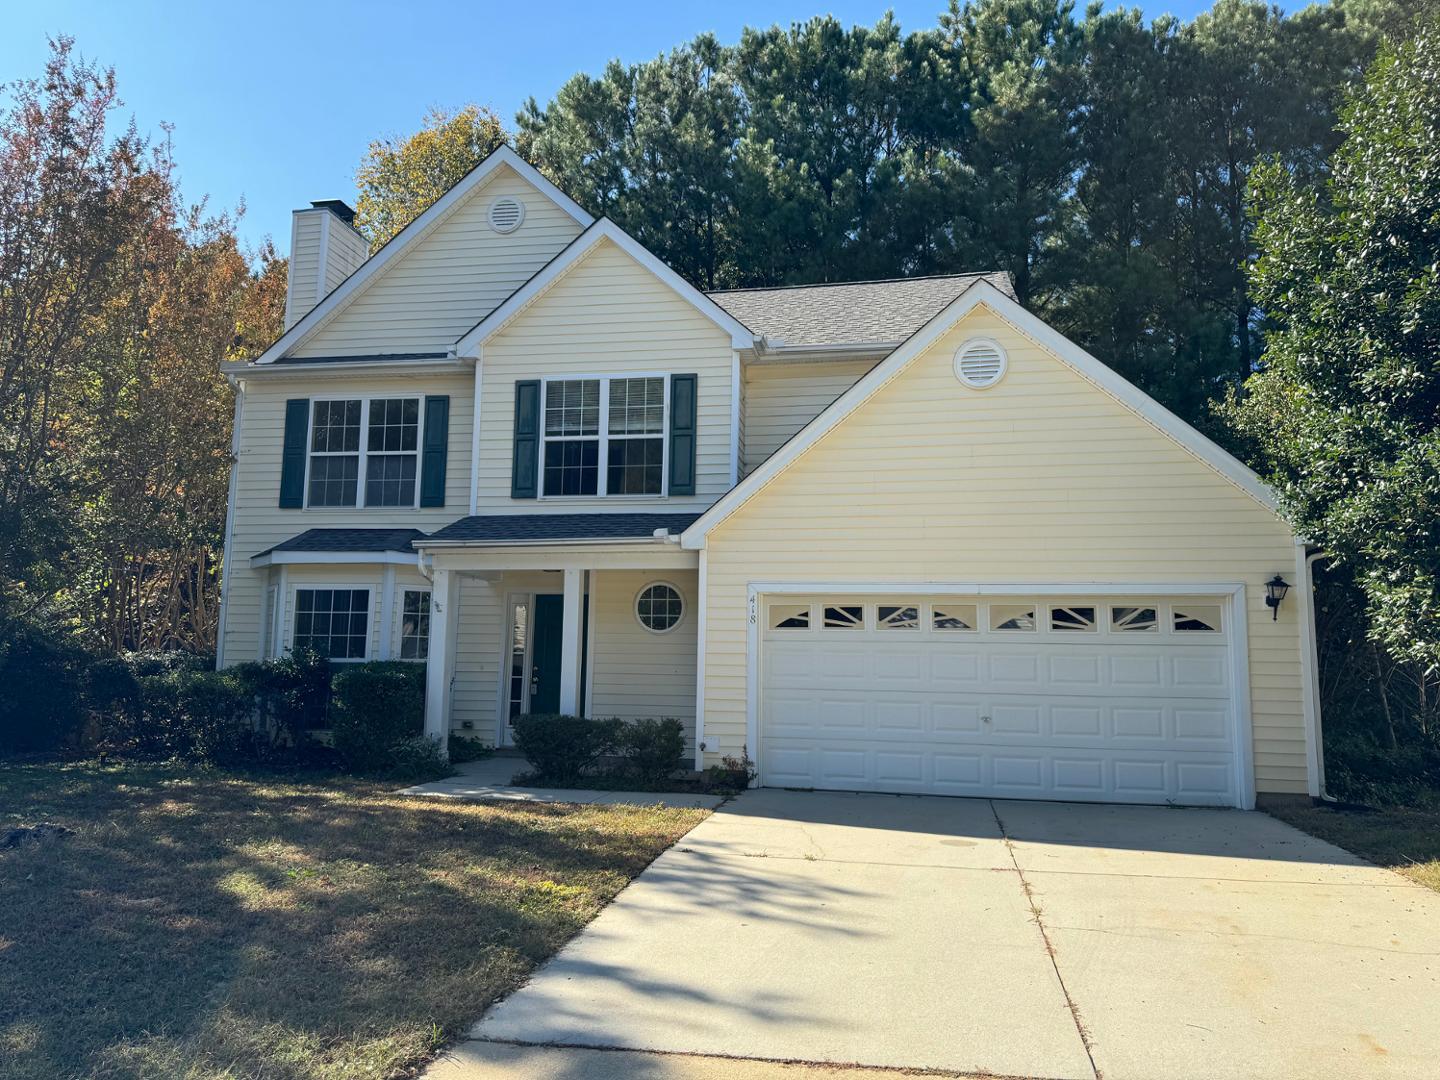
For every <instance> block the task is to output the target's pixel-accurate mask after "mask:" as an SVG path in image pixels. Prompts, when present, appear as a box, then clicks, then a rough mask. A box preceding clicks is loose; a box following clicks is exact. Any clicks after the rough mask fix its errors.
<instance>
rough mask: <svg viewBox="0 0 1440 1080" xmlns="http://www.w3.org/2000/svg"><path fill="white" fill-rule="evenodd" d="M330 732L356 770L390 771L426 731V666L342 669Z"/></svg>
mask: <svg viewBox="0 0 1440 1080" xmlns="http://www.w3.org/2000/svg"><path fill="white" fill-rule="evenodd" d="M330 729H331V731H332V732H333V733H334V739H335V750H336V751H337V752H338V753H339V755H340V757H341V759H342V760H344V762H345V764H346V765H347V766H349V767H350V768H351V769H354V770H356V771H357V772H373V771H383V770H386V769H388V768H389V767H390V766H391V765H392V763H393V762H394V761H395V759H396V755H397V753H398V748H399V747H400V744H401V743H403V742H405V741H406V740H409V739H414V738H415V737H416V736H418V735H421V734H422V733H423V732H424V730H425V667H424V665H422V664H410V663H406V662H404V661H401V660H377V661H373V662H371V663H368V664H354V665H346V666H345V667H343V668H342V669H341V670H340V672H339V674H337V675H336V676H335V683H334V689H333V698H332V701H331V708H330Z"/></svg>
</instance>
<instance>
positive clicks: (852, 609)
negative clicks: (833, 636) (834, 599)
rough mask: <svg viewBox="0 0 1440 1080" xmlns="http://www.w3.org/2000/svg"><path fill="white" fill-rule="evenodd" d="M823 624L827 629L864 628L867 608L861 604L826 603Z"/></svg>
mask: <svg viewBox="0 0 1440 1080" xmlns="http://www.w3.org/2000/svg"><path fill="white" fill-rule="evenodd" d="M821 625H822V626H823V627H824V628H825V629H826V630H863V629H865V608H864V607H863V606H862V605H860V604H826V605H825V615H824V620H823V622H822V623H821Z"/></svg>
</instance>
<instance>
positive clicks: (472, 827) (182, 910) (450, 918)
mask: <svg viewBox="0 0 1440 1080" xmlns="http://www.w3.org/2000/svg"><path fill="white" fill-rule="evenodd" d="M702 817H704V812H702V811H693V810H661V809H650V808H645V809H641V808H633V807H623V806H604V807H601V806H594V807H565V806H542V805H528V806H527V805H518V804H503V805H501V804H475V803H459V802H450V801H441V800H429V801H427V800H420V799H410V798H404V797H401V796H396V795H393V794H389V793H387V792H386V791H385V790H384V788H383V787H381V786H377V785H375V784H373V783H366V782H363V781H355V780H337V779H334V778H313V779H294V778H276V777H245V776H237V775H228V774H224V773H209V774H207V773H200V772H195V771H193V770H185V769H178V768H166V767H124V766H109V767H101V766H96V765H23V766H12V767H4V766H0V830H3V829H7V828H9V827H11V826H14V825H17V824H33V823H36V822H40V821H53V822H58V823H59V824H62V825H65V826H68V827H69V828H71V829H74V830H75V833H74V835H73V836H70V837H68V838H65V839H61V840H56V841H51V842H47V843H44V844H35V845H27V846H24V847H21V848H17V849H14V850H10V851H0V1077H4V1078H6V1080H20V1078H25V1080H32V1078H33V1080H39V1078H42V1077H43V1078H45V1080H51V1078H56V1077H70V1076H91V1075H94V1076H104V1077H157V1078H158V1077H166V1078H171V1077H185V1078H199V1077H261V1076H263V1077H266V1078H270V1077H277V1078H290V1077H295V1078H300V1077H305V1078H319V1077H327V1078H328V1077H337V1078H338V1077H346V1078H350V1077H390V1076H397V1075H405V1074H407V1073H408V1072H410V1071H411V1070H413V1069H414V1068H416V1067H417V1066H418V1065H420V1064H421V1063H423V1062H424V1061H425V1060H427V1059H428V1058H429V1057H431V1056H432V1055H433V1054H434V1052H435V1051H436V1050H437V1049H438V1048H439V1047H440V1046H442V1045H443V1044H444V1043H445V1042H447V1041H449V1040H450V1039H452V1038H454V1037H455V1036H456V1035H457V1034H460V1033H462V1032H463V1031H464V1030H465V1028H466V1027H467V1026H468V1025H469V1024H470V1023H471V1022H473V1021H474V1020H475V1019H476V1018H478V1016H479V1015H480V1013H481V1012H482V1011H483V1010H484V1009H485V1007H486V1006H487V1005H489V1004H490V1003H491V1002H492V1001H494V1000H495V999H497V998H498V997H500V996H502V995H504V994H505V993H507V992H508V991H509V990H511V989H513V988H514V987H515V986H517V985H518V984H519V983H520V982H521V981H523V979H524V978H525V977H526V975H527V974H528V973H529V972H530V971H531V970H533V969H534V967H535V966H536V965H537V964H539V963H540V962H541V961H543V960H544V959H545V958H547V957H548V956H550V955H551V954H552V953H553V952H554V951H555V950H556V949H557V948H559V947H560V945H561V944H563V943H564V942H565V941H566V940H567V939H568V938H570V937H571V936H572V935H573V934H574V933H575V932H576V931H578V930H579V929H580V928H581V927H582V926H584V925H585V923H587V922H588V921H589V920H590V919H591V918H593V917H594V916H595V914H596V913H597V912H598V911H599V910H600V908H602V907H603V906H604V905H605V904H606V903H607V902H608V901H609V900H610V899H611V898H612V897H613V896H614V895H615V894H616V893H617V892H619V890H620V889H621V888H623V887H624V885H625V884H626V883H627V882H628V881H629V880H630V879H631V878H633V877H634V876H635V875H636V874H638V873H639V872H640V871H641V870H643V869H644V868H645V867H646V866H647V865H649V863H650V862H651V860H653V859H654V858H655V856H656V855H658V854H659V853H660V852H661V851H663V850H664V849H665V848H666V847H668V846H669V845H670V844H672V843H673V842H674V841H675V840H676V839H677V838H678V837H679V836H681V835H683V834H684V833H685V832H686V831H688V830H689V829H690V828H691V827H692V826H693V825H694V824H695V823H696V822H697V821H699V820H700V819H701V818H702Z"/></svg>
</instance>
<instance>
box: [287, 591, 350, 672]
mask: <svg viewBox="0 0 1440 1080" xmlns="http://www.w3.org/2000/svg"><path fill="white" fill-rule="evenodd" d="M290 644H291V647H292V648H293V649H294V650H295V651H297V652H298V651H300V650H302V649H309V650H312V651H314V652H316V653H319V654H320V655H321V656H323V657H325V658H326V659H327V660H364V659H365V657H366V656H367V655H368V654H369V651H370V590H369V589H296V590H295V634H294V637H293V638H292V640H291V643H290Z"/></svg>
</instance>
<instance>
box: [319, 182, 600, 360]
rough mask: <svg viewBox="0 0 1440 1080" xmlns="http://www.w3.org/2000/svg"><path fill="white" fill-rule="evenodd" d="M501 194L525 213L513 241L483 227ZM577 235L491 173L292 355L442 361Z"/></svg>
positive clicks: (562, 218) (526, 188)
mask: <svg viewBox="0 0 1440 1080" xmlns="http://www.w3.org/2000/svg"><path fill="white" fill-rule="evenodd" d="M502 195H513V196H515V197H516V198H518V199H520V200H521V201H522V202H523V203H524V204H525V221H524V224H522V225H521V226H520V228H518V229H516V230H515V231H514V232H513V233H508V234H501V233H497V232H495V231H494V230H492V229H491V228H490V226H489V224H488V223H487V220H486V215H487V213H488V211H489V209H490V204H491V203H492V202H493V201H494V200H495V199H497V198H499V197H500V196H502ZM336 225H337V227H338V225H339V223H338V222H337V223H336ZM579 234H580V226H579V224H578V223H577V222H576V221H575V219H574V218H572V217H570V215H569V214H567V213H565V211H563V210H561V209H560V208H559V207H558V206H556V205H555V204H554V203H553V202H551V201H550V199H549V198H548V197H547V196H545V195H543V194H541V192H540V191H539V190H537V189H536V188H534V187H532V186H531V185H530V184H529V183H528V182H527V181H525V180H524V179H522V178H521V177H520V176H519V175H518V174H517V173H515V172H514V171H513V170H512V169H510V168H509V167H502V168H500V169H497V170H496V171H495V173H494V174H493V175H492V176H490V177H489V178H488V179H487V180H486V182H485V183H483V184H481V185H479V186H478V187H477V188H476V189H475V190H474V191H472V192H471V193H470V194H469V195H468V196H467V197H466V198H465V199H464V200H463V201H462V202H461V203H460V204H459V205H458V206H457V207H456V208H455V209H454V210H452V211H451V212H450V214H449V215H448V216H447V217H446V218H444V219H443V220H441V221H440V222H438V223H436V225H434V226H433V227H432V228H431V231H430V232H429V233H428V234H427V235H426V236H424V237H423V238H421V239H419V240H418V241H416V242H415V243H414V245H413V246H412V247H411V248H410V250H408V251H406V252H405V254H404V256H403V257H402V258H400V259H399V260H398V261H397V262H395V263H394V264H393V265H391V266H390V267H388V268H387V269H386V271H385V272H384V273H383V274H380V275H378V276H377V277H376V278H375V279H374V280H373V281H372V282H371V283H370V284H369V285H368V286H367V287H366V288H364V289H363V290H361V291H360V292H359V293H358V294H357V295H356V296H354V297H353V298H352V299H351V300H350V301H349V303H347V304H346V305H345V306H344V307H343V308H341V309H340V310H339V311H338V312H336V313H335V314H334V315H332V316H331V317H330V319H329V321H328V322H327V323H326V324H325V325H324V326H323V327H322V328H321V329H320V330H318V331H317V332H316V333H315V334H314V335H313V336H312V337H310V338H309V339H308V340H307V341H306V342H305V343H304V344H303V345H302V346H300V347H299V348H297V349H296V350H294V355H296V356H358V355H371V354H376V353H396V352H400V353H405V352H444V351H445V350H447V349H449V348H451V347H452V346H453V345H454V344H455V342H456V341H458V340H459V339H460V338H461V336H463V335H464V334H465V332H466V331H467V330H469V329H470V328H471V327H472V326H474V325H475V323H477V322H479V321H480V319H482V318H484V317H485V316H486V315H488V314H489V313H490V312H491V311H493V310H494V309H495V307H496V306H497V305H499V304H500V302H501V301H502V300H504V299H505V298H506V297H507V296H509V295H510V294H511V293H512V292H514V291H515V290H516V289H517V288H519V287H520V285H522V284H523V283H524V282H525V281H526V280H527V279H528V278H529V277H530V276H531V275H533V274H534V273H535V271H537V270H539V269H540V268H541V267H542V266H544V265H545V264H546V263H547V262H549V261H550V259H552V258H553V257H554V256H555V255H556V254H557V253H558V252H559V251H560V250H561V249H562V248H564V247H565V246H566V245H567V244H568V243H570V241H571V240H573V239H575V237H576V236H578V235H579Z"/></svg>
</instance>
